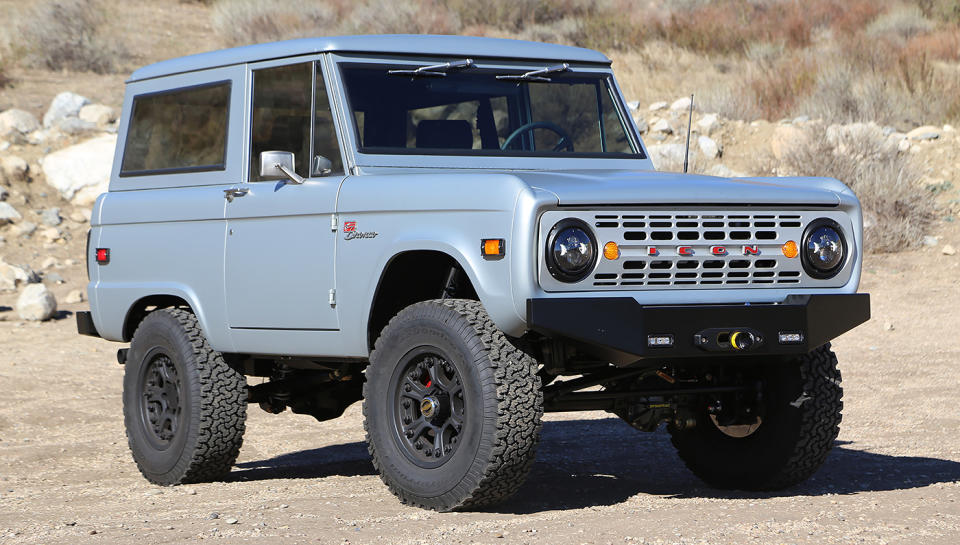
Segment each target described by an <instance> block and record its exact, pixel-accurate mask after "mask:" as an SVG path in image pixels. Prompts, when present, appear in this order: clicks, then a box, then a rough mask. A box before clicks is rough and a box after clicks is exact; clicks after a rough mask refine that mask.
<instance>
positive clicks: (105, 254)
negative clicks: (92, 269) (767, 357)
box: [97, 248, 110, 265]
mask: <svg viewBox="0 0 960 545" xmlns="http://www.w3.org/2000/svg"><path fill="white" fill-rule="evenodd" d="M97 263H99V264H101V265H106V264H107V263H110V248H97Z"/></svg>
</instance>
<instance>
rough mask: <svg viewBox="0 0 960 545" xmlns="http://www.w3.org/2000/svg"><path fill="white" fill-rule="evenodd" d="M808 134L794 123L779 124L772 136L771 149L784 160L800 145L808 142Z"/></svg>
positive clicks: (774, 154)
mask: <svg viewBox="0 0 960 545" xmlns="http://www.w3.org/2000/svg"><path fill="white" fill-rule="evenodd" d="M807 138H808V137H807V134H806V133H805V132H803V130H801V129H798V128H797V127H794V126H793V125H777V128H776V129H774V130H773V136H772V137H771V138H770V151H771V152H772V153H773V156H774V157H776V158H777V159H778V160H783V158H784V157H786V156H787V155H789V154H790V153H791V152H792V151H793V150H794V149H796V148H797V147H798V146H802V145H804V144H805V143H806V142H807Z"/></svg>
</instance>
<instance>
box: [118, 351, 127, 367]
mask: <svg viewBox="0 0 960 545" xmlns="http://www.w3.org/2000/svg"><path fill="white" fill-rule="evenodd" d="M129 353H130V349H129V348H121V349H120V350H117V363H119V364H120V365H126V363H127V354H129Z"/></svg>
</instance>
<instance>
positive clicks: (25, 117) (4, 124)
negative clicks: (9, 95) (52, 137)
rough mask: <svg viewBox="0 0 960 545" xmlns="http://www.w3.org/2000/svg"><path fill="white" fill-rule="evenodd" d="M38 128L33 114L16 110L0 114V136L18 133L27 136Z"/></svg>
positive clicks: (38, 124)
mask: <svg viewBox="0 0 960 545" xmlns="http://www.w3.org/2000/svg"><path fill="white" fill-rule="evenodd" d="M39 128H40V122H39V121H37V118H36V117H33V114H31V113H30V112H27V111H24V110H18V109H16V108H13V109H10V110H7V111H5V112H3V113H0V136H6V135H9V134H13V133H14V132H18V133H20V134H29V133H31V132H33V131H35V130H37V129H39Z"/></svg>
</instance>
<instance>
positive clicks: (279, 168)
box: [260, 151, 304, 184]
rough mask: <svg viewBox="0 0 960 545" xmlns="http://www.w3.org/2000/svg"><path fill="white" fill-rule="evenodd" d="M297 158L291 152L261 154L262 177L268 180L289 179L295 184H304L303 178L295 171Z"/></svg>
mask: <svg viewBox="0 0 960 545" xmlns="http://www.w3.org/2000/svg"><path fill="white" fill-rule="evenodd" d="M294 161H295V156H294V154H293V153H291V152H289V151H263V152H260V177H261V178H266V179H268V180H276V179H279V178H289V179H290V181H292V182H293V183H295V184H302V183H303V182H304V180H303V177H301V176H300V175H299V174H297V173H296V171H294Z"/></svg>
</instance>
